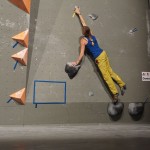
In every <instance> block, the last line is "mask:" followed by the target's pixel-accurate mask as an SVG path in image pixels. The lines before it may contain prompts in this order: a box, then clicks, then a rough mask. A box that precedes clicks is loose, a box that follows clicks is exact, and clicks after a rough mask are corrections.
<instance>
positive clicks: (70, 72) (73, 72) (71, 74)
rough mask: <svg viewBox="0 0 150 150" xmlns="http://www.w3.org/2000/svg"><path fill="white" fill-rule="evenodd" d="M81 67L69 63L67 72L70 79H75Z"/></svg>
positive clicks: (66, 67)
mask: <svg viewBox="0 0 150 150" xmlns="http://www.w3.org/2000/svg"><path fill="white" fill-rule="evenodd" d="M80 67H81V66H80V65H76V66H72V65H71V63H70V62H68V63H67V64H66V66H65V72H66V73H67V74H68V76H69V78H70V79H73V78H74V77H75V76H76V74H77V73H78V71H79V69H80Z"/></svg>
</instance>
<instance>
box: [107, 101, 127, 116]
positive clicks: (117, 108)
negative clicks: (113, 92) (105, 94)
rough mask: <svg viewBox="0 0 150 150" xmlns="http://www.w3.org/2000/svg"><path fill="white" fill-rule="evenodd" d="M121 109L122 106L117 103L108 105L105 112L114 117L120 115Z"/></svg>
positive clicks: (120, 103)
mask: <svg viewBox="0 0 150 150" xmlns="http://www.w3.org/2000/svg"><path fill="white" fill-rule="evenodd" d="M123 108H124V104H123V103H122V102H118V103H116V104H114V103H109V104H108V107H107V111H108V114H109V115H110V116H111V117H116V116H119V115H121V113H122V111H123Z"/></svg>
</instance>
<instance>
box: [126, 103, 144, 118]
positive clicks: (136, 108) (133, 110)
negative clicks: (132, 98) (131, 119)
mask: <svg viewBox="0 0 150 150" xmlns="http://www.w3.org/2000/svg"><path fill="white" fill-rule="evenodd" d="M128 111H129V114H130V115H131V116H138V115H141V114H142V113H143V111H144V103H140V102H139V103H130V104H129V107H128Z"/></svg>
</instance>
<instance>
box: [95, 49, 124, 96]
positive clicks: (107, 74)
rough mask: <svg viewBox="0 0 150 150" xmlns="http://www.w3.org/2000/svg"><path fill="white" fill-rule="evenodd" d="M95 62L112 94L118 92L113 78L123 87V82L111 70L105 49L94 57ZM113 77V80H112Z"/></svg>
mask: <svg viewBox="0 0 150 150" xmlns="http://www.w3.org/2000/svg"><path fill="white" fill-rule="evenodd" d="M95 61H96V64H97V65H98V68H99V70H100V71H101V73H102V76H103V78H104V80H105V81H106V83H107V85H108V87H109V89H110V91H111V92H112V94H113V95H114V94H116V93H118V90H117V88H116V86H115V84H114V82H113V80H115V81H116V82H117V84H118V85H119V86H120V87H123V86H124V85H125V83H124V82H123V81H122V79H121V78H120V77H119V76H118V75H117V74H116V73H115V72H114V71H113V70H112V68H111V67H110V64H109V59H108V56H107V54H106V52H105V51H103V52H102V53H101V54H100V55H99V56H98V57H97V58H96V59H95ZM112 79H113V80H112Z"/></svg>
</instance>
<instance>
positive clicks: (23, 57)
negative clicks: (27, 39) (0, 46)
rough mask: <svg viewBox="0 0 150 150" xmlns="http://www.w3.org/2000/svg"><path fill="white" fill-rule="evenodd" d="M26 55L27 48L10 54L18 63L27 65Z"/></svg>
mask: <svg viewBox="0 0 150 150" xmlns="http://www.w3.org/2000/svg"><path fill="white" fill-rule="evenodd" d="M27 56H28V49H27V48H25V49H24V50H22V51H20V52H18V53H16V54H14V55H12V56H11V57H12V58H13V59H14V60H16V61H18V62H19V63H20V64H22V65H24V66H26V65H27Z"/></svg>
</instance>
